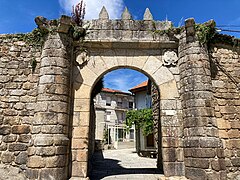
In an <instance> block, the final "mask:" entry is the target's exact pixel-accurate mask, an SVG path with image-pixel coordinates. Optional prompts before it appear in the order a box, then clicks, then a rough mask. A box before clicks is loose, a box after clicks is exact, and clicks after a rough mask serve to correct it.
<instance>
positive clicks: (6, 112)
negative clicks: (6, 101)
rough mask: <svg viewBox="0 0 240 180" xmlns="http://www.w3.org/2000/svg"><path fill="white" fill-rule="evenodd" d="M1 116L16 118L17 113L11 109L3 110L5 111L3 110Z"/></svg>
mask: <svg viewBox="0 0 240 180" xmlns="http://www.w3.org/2000/svg"><path fill="white" fill-rule="evenodd" d="M3 114H4V115H5V116H17V114H18V112H17V111H16V110H13V109H5V110H3Z"/></svg>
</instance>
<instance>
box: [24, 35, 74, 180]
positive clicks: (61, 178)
mask: <svg viewBox="0 0 240 180" xmlns="http://www.w3.org/2000/svg"><path fill="white" fill-rule="evenodd" d="M71 43H72V41H71V38H69V37H68V36H67V34H63V33H57V32H56V33H54V34H52V33H49V35H48V38H47V40H46V41H45V44H44V47H43V50H42V55H41V64H40V80H39V85H38V97H37V105H36V108H35V111H36V113H35V116H34V120H33V124H32V136H33V138H32V139H33V142H32V147H30V148H29V151H28V156H29V158H28V163H27V166H28V170H27V177H28V178H29V179H58V180H66V179H67V168H68V159H69V157H68V152H69V138H68V126H69V99H70V89H71V88H70V83H69V81H70V74H71V73H70V69H71V52H72V51H71V47H72V45H71Z"/></svg>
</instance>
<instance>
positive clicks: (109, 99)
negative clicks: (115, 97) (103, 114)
mask: <svg viewBox="0 0 240 180" xmlns="http://www.w3.org/2000/svg"><path fill="white" fill-rule="evenodd" d="M106 106H111V98H110V97H107V98H106Z"/></svg>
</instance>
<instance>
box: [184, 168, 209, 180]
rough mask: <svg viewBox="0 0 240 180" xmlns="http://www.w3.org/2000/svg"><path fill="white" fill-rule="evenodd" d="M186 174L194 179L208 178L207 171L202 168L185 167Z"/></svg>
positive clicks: (205, 179)
mask: <svg viewBox="0 0 240 180" xmlns="http://www.w3.org/2000/svg"><path fill="white" fill-rule="evenodd" d="M185 176H186V178H189V179H194V180H207V175H206V172H205V171H204V170H202V169H200V168H188V167H186V168H185Z"/></svg>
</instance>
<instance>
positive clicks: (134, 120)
mask: <svg viewBox="0 0 240 180" xmlns="http://www.w3.org/2000/svg"><path fill="white" fill-rule="evenodd" d="M125 123H126V127H127V130H129V129H130V128H131V127H132V126H133V125H134V124H135V126H136V128H137V129H142V131H143V134H144V135H145V136H147V135H149V134H151V133H153V129H154V121H153V113H152V109H149V108H145V109H140V110H130V111H128V112H127V115H126V121H125Z"/></svg>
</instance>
